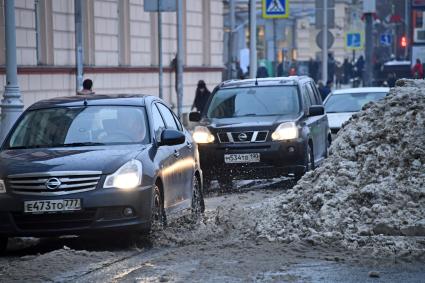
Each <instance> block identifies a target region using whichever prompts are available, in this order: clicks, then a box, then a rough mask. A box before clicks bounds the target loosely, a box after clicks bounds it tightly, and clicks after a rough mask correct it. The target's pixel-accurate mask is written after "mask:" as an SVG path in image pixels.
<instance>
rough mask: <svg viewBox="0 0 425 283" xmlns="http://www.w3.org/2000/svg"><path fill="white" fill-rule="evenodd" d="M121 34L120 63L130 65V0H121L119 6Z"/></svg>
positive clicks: (119, 35) (119, 39)
mask: <svg viewBox="0 0 425 283" xmlns="http://www.w3.org/2000/svg"><path fill="white" fill-rule="evenodd" d="M118 18H119V34H118V37H119V38H118V41H119V46H118V48H119V49H118V51H119V58H118V62H119V65H123V66H128V65H130V2H129V0H120V1H119V6H118Z"/></svg>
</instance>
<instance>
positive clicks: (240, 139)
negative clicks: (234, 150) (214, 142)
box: [217, 131, 269, 143]
mask: <svg viewBox="0 0 425 283" xmlns="http://www.w3.org/2000/svg"><path fill="white" fill-rule="evenodd" d="M268 133H269V132H268V131H246V132H220V133H217V136H218V141H219V142H220V143H250V142H265V141H266V140H267V135H268Z"/></svg>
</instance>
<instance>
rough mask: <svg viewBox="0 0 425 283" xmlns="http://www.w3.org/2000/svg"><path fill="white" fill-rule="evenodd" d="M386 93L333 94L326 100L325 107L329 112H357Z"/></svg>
mask: <svg viewBox="0 0 425 283" xmlns="http://www.w3.org/2000/svg"><path fill="white" fill-rule="evenodd" d="M386 95H387V93H385V92H368V93H339V94H333V95H331V96H330V97H329V98H328V100H327V101H326V104H325V109H326V112H328V113H338V112H357V111H360V110H361V109H362V107H363V105H365V104H366V103H368V102H370V101H377V100H379V99H381V98H382V97H384V96H386Z"/></svg>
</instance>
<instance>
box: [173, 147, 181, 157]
mask: <svg viewBox="0 0 425 283" xmlns="http://www.w3.org/2000/svg"><path fill="white" fill-rule="evenodd" d="M174 156H175V157H176V158H177V157H179V156H180V152H179V151H178V150H177V149H176V150H174Z"/></svg>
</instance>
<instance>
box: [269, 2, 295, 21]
mask: <svg viewBox="0 0 425 283" xmlns="http://www.w3.org/2000/svg"><path fill="white" fill-rule="evenodd" d="M287 17H289V0H263V18H265V19H276V18H287Z"/></svg>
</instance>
